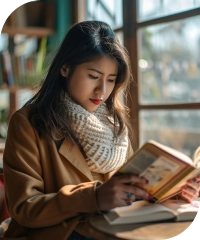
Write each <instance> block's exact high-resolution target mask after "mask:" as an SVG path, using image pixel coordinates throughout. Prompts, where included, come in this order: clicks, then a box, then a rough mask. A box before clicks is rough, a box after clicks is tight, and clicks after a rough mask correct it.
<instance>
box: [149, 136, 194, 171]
mask: <svg viewBox="0 0 200 240" xmlns="http://www.w3.org/2000/svg"><path fill="white" fill-rule="evenodd" d="M149 143H151V144H153V145H155V146H158V147H159V148H161V149H163V150H164V151H166V152H169V153H170V154H172V155H174V156H175V157H177V158H180V159H181V160H182V161H184V162H186V163H188V164H190V165H192V166H194V162H193V160H192V159H191V158H190V157H189V156H187V155H186V154H184V153H182V152H179V151H178V150H176V149H173V148H171V147H168V146H165V145H163V144H161V143H158V142H156V141H153V140H150V141H149Z"/></svg>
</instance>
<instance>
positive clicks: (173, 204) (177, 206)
mask: <svg viewBox="0 0 200 240" xmlns="http://www.w3.org/2000/svg"><path fill="white" fill-rule="evenodd" d="M161 204H162V205H163V206H165V207H167V208H170V209H172V210H173V211H175V212H177V214H181V213H187V212H195V213H197V212H198V210H199V207H200V202H199V201H193V202H191V203H187V202H184V201H181V200H167V201H165V202H163V203H161Z"/></svg>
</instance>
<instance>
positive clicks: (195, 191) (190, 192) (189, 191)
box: [181, 177, 200, 202]
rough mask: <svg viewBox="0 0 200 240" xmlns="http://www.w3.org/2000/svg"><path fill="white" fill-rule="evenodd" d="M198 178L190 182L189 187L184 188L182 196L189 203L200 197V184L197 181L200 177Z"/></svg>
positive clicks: (188, 182)
mask: <svg viewBox="0 0 200 240" xmlns="http://www.w3.org/2000/svg"><path fill="white" fill-rule="evenodd" d="M196 178H197V179H196ZM196 178H195V179H193V180H188V181H187V185H186V186H183V187H182V193H181V196H182V197H183V198H184V199H185V200H187V201H188V202H192V201H194V200H195V199H196V198H197V197H198V196H199V190H200V183H199V182H197V181H196V180H198V178H199V177H196Z"/></svg>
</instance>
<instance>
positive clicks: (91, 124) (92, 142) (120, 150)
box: [65, 95, 128, 173]
mask: <svg viewBox="0 0 200 240" xmlns="http://www.w3.org/2000/svg"><path fill="white" fill-rule="evenodd" d="M65 105H66V114H67V118H68V119H69V120H70V122H71V128H72V130H73V132H74V135H75V137H76V138H77V141H78V143H79V145H80V147H81V148H82V150H83V151H84V153H85V155H86V158H85V160H86V162H87V165H88V167H89V169H90V171H92V172H98V173H107V172H111V171H113V170H116V169H118V168H119V167H121V166H122V165H123V164H124V163H125V161H126V155H127V148H128V131H127V129H126V130H125V131H124V132H123V134H121V135H120V136H117V137H115V136H114V125H113V124H112V123H111V122H113V121H114V120H113V118H112V117H108V116H109V112H108V110H107V106H106V104H105V103H104V104H102V105H100V106H99V107H98V108H97V110H96V111H94V112H92V113H90V112H88V111H87V110H85V109H84V108H83V107H81V106H80V105H78V104H76V103H75V102H74V101H73V100H72V99H71V98H70V97H69V95H66V98H65Z"/></svg>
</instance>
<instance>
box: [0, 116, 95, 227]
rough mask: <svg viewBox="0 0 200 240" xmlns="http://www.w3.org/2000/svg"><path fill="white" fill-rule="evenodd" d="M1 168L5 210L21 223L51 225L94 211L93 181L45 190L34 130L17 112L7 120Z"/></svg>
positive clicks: (34, 225)
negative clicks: (51, 190) (55, 190)
mask: <svg viewBox="0 0 200 240" xmlns="http://www.w3.org/2000/svg"><path fill="white" fill-rule="evenodd" d="M3 171H4V179H5V194H6V201H7V206H8V210H9V214H10V216H11V217H12V218H14V219H15V220H16V221H17V222H18V223H19V224H20V225H22V226H24V227H29V228H38V227H39V228H40V227H48V226H53V225H56V224H59V223H61V222H63V221H66V220H69V219H72V218H73V217H76V216H82V215H84V214H88V213H95V212H98V206H97V202H96V196H95V187H96V185H97V184H98V182H97V181H94V182H86V183H80V184H78V185H65V186H63V187H62V188H61V189H59V190H58V192H55V193H54V192H52V193H47V194H46V193H45V182H44V180H43V177H42V175H43V172H42V167H41V163H40V151H39V148H38V142H37V137H36V132H35V130H34V129H33V128H32V126H31V125H30V123H29V121H28V119H27V118H26V117H25V116H24V115H23V114H22V113H20V112H16V113H15V114H14V115H13V116H12V118H11V120H10V123H9V129H8V135H7V139H6V145H5V151H4V157H3Z"/></svg>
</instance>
